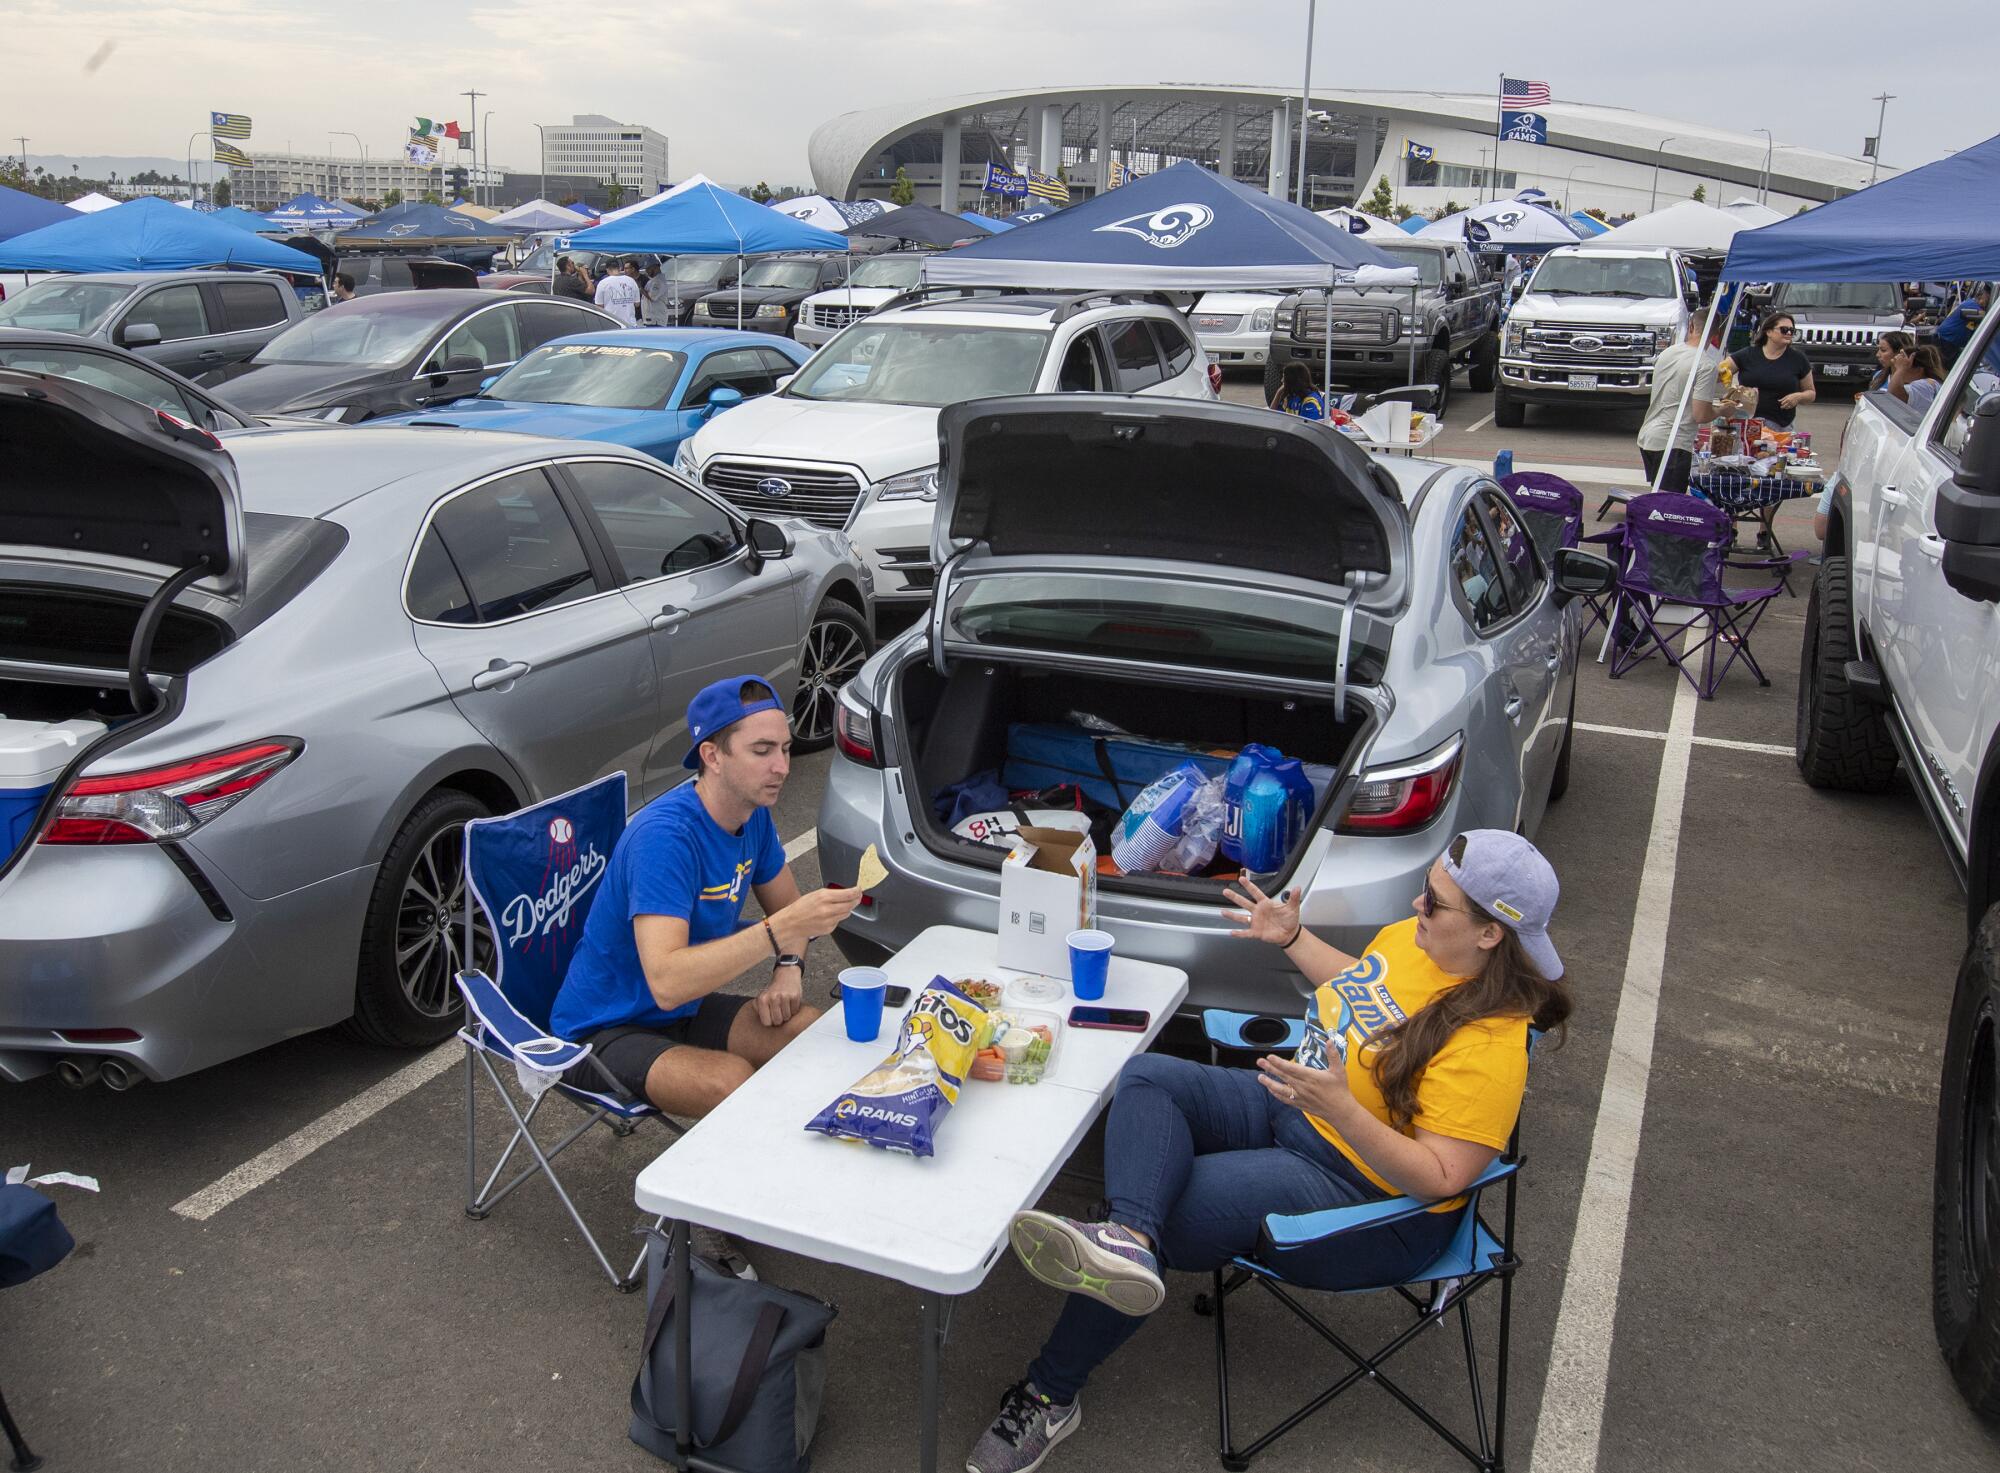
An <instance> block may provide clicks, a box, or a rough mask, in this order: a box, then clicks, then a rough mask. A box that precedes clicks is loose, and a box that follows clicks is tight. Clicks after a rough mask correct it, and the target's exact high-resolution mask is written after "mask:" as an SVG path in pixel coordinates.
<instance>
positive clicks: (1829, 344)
mask: <svg viewBox="0 0 2000 1473" xmlns="http://www.w3.org/2000/svg"><path fill="white" fill-rule="evenodd" d="M1885 331H1887V329H1886V328H1879V327H1814V326H1812V325H1811V324H1810V323H1801V324H1799V335H1798V337H1797V338H1796V339H1795V340H1794V342H1795V345H1796V346H1798V347H1801V348H1805V347H1820V348H1873V347H1874V346H1875V339H1877V338H1878V337H1880V336H1881V335H1882V334H1883V333H1884V332H1885Z"/></svg>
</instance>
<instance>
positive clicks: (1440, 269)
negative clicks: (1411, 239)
mask: <svg viewBox="0 0 2000 1473" xmlns="http://www.w3.org/2000/svg"><path fill="white" fill-rule="evenodd" d="M1368 244H1370V245H1372V246H1375V249H1376V250H1378V251H1380V252H1382V254H1383V255H1385V256H1394V257H1395V258H1396V261H1397V263H1398V264H1399V265H1403V266H1414V267H1416V268H1417V273H1418V275H1420V276H1421V277H1422V278H1423V283H1424V285H1425V286H1436V285H1437V284H1438V283H1439V282H1440V281H1442V280H1443V279H1444V252H1443V251H1427V250H1425V249H1423V248H1422V247H1421V246H1392V245H1375V242H1374V241H1372V240H1371V241H1369V242H1368ZM1404 290H1405V291H1408V290H1409V288H1408V287H1405V288H1404Z"/></svg>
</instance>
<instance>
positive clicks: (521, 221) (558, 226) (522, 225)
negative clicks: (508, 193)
mask: <svg viewBox="0 0 2000 1473" xmlns="http://www.w3.org/2000/svg"><path fill="white" fill-rule="evenodd" d="M489 223H491V224H494V225H506V226H509V227H511V228H513V229H516V230H581V229H583V228H584V227H585V226H586V225H588V224H590V217H589V216H588V215H579V214H578V213H577V212H576V211H575V210H566V209H564V208H563V207H562V206H561V205H557V204H551V203H550V202H549V201H547V200H545V199H531V200H529V201H528V202H527V203H526V204H525V205H516V206H515V207H514V208H513V209H511V210H509V211H507V212H506V213H505V214H503V215H496V216H494V217H493V219H492V220H491V221H490V222H489Z"/></svg>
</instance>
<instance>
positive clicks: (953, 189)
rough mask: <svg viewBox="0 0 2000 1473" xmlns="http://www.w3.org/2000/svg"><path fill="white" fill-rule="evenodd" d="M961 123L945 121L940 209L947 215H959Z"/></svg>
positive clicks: (941, 163) (940, 168)
mask: <svg viewBox="0 0 2000 1473" xmlns="http://www.w3.org/2000/svg"><path fill="white" fill-rule="evenodd" d="M960 167H961V165H960V163H959V121H958V119H957V118H955V117H954V118H946V119H945V120H944V149H943V151H942V152H941V153H940V154H939V156H938V208H939V209H940V210H943V211H944V212H945V213H946V214H947V215H956V214H957V213H958V173H959V169H960Z"/></svg>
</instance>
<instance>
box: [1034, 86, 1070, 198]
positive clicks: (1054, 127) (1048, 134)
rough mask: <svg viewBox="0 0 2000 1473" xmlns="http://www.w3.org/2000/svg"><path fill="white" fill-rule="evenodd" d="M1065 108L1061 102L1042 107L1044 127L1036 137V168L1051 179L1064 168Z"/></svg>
mask: <svg viewBox="0 0 2000 1473" xmlns="http://www.w3.org/2000/svg"><path fill="white" fill-rule="evenodd" d="M1062 146H1063V108H1062V104H1061V103H1060V102H1050V103H1045V104H1044V105H1043V107H1042V126H1041V128H1040V129H1039V130H1038V131H1037V133H1036V135H1035V168H1036V169H1037V170H1039V171H1040V172H1041V173H1044V174H1047V175H1048V176H1049V177H1050V178H1051V179H1053V178H1054V177H1055V173H1056V170H1058V169H1060V168H1061V167H1062Z"/></svg>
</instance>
